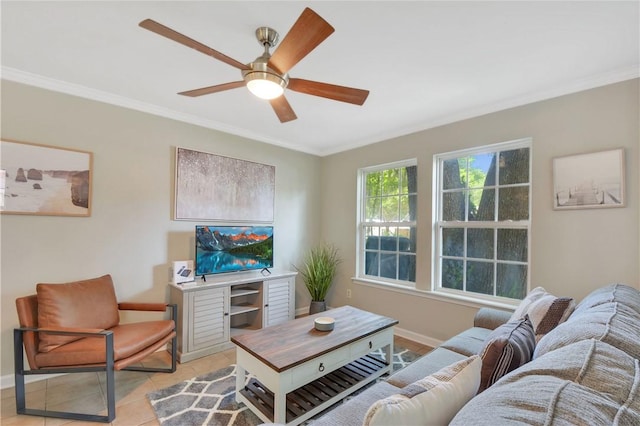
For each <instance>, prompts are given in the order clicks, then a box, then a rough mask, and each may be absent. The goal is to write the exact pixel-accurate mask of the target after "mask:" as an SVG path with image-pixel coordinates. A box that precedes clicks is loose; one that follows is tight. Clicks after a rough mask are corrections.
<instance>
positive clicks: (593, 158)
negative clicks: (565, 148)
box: [553, 148, 625, 210]
mask: <svg viewBox="0 0 640 426" xmlns="http://www.w3.org/2000/svg"><path fill="white" fill-rule="evenodd" d="M624 174H625V168H624V149H622V148H620V149H612V150H609V151H600V152H592V153H588V154H579V155H570V156H566V157H558V158H554V159H553V207H554V209H556V210H565V209H587V208H607V207H624V206H625V193H624Z"/></svg>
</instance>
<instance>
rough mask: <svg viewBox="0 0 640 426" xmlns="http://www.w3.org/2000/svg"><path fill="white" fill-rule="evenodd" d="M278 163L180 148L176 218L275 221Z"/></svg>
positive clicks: (177, 155) (177, 166)
mask: <svg viewBox="0 0 640 426" xmlns="http://www.w3.org/2000/svg"><path fill="white" fill-rule="evenodd" d="M274 198H275V166H270V165H266V164H260V163H254V162H251V161H246V160H239V159H237V158H230V157H223V156H220V155H215V154H210V153H206V152H200V151H193V150H190V149H186V148H180V147H178V148H177V149H176V193H175V212H174V217H175V219H176V220H198V221H208V220H211V221H214V220H215V221H230V222H273V209H274Z"/></svg>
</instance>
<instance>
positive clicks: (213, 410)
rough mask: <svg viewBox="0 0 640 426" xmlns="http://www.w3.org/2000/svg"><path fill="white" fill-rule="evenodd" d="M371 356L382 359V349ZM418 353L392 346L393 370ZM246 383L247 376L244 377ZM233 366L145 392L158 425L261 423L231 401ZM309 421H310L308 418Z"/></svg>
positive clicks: (239, 425) (250, 425)
mask: <svg viewBox="0 0 640 426" xmlns="http://www.w3.org/2000/svg"><path fill="white" fill-rule="evenodd" d="M372 355H374V356H376V357H379V358H380V359H384V358H385V356H384V353H383V351H382V350H378V351H375V352H372ZM419 356H420V355H419V354H417V353H415V352H412V351H410V350H408V349H406V348H403V347H400V346H398V345H396V346H395V347H394V354H393V371H397V370H399V369H401V368H403V367H405V366H407V365H408V364H410V363H411V362H413V361H414V360H415V359H416V358H418V357H419ZM246 380H247V382H248V381H249V380H250V377H247V379H246ZM235 388H236V366H235V365H234V364H232V365H230V366H228V367H226V368H223V369H220V370H217V371H214V372H212V373H208V374H204V375H202V376H198V377H194V378H192V379H189V380H185V381H184V382H181V383H178V384H175V385H173V386H170V387H168V388H165V389H161V390H158V391H154V392H151V393H148V394H147V398H148V399H149V402H150V403H151V406H152V407H153V409H154V411H155V413H156V417H157V419H158V421H159V422H160V424H161V425H162V426H197V425H207V426H209V425H216V426H218V425H220V426H232V425H233V426H256V425H259V424H261V423H263V422H262V420H260V419H259V418H258V416H256V415H255V414H253V412H251V410H249V409H248V408H247V406H246V405H244V404H242V403H237V402H236V401H235ZM310 423H313V421H312V420H311V421H310Z"/></svg>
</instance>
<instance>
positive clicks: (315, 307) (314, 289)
mask: <svg viewBox="0 0 640 426" xmlns="http://www.w3.org/2000/svg"><path fill="white" fill-rule="evenodd" d="M340 262H342V259H341V258H340V256H339V255H338V249H337V248H335V247H334V246H332V245H330V244H323V245H320V246H318V247H314V248H312V249H311V250H309V252H308V253H307V255H306V256H305V258H304V266H303V267H302V268H298V267H296V270H297V271H298V272H299V273H300V275H301V276H302V281H304V285H305V286H306V287H307V290H308V291H309V295H311V305H310V306H309V314H310V315H311V314H315V313H317V312H322V311H326V310H327V304H326V301H325V298H326V297H327V292H328V291H329V289H330V288H331V284H332V282H333V277H334V276H335V274H336V269H337V267H338V265H339V264H340Z"/></svg>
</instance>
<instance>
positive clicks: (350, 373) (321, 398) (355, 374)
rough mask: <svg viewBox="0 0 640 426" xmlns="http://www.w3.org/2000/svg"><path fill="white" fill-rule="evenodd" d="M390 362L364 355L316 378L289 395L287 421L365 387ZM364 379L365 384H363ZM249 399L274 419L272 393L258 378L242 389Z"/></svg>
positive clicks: (242, 392) (271, 419)
mask: <svg viewBox="0 0 640 426" xmlns="http://www.w3.org/2000/svg"><path fill="white" fill-rule="evenodd" d="M388 365H389V364H387V363H385V362H384V361H382V360H380V359H379V358H376V357H374V356H372V355H365V356H363V357H362V358H359V359H357V360H355V361H353V362H351V363H349V364H347V365H345V366H344V367H341V368H339V369H337V370H335V371H332V372H331V373H328V374H326V375H325V376H323V377H321V378H319V379H316V380H315V381H313V382H311V383H308V384H306V385H304V386H301V387H299V388H298V389H296V390H294V391H292V392H289V393H288V394H287V423H291V422H293V421H295V420H296V419H297V418H299V417H300V416H303V415H305V414H307V413H308V412H310V411H311V410H313V409H315V408H317V407H319V406H320V405H322V404H324V403H326V402H328V401H330V400H332V399H335V402H337V401H338V400H339V399H336V398H340V397H341V395H343V394H344V396H347V395H349V394H350V393H351V392H353V391H355V389H354V390H352V388H353V387H356V386H358V385H360V386H358V387H362V386H364V385H365V384H366V383H367V382H369V381H370V380H367V379H370V378H371V377H372V376H376V373H378V372H380V370H382V369H383V368H385V367H387V366H388ZM363 382H364V383H363ZM349 391H351V392H349ZM240 393H241V394H242V395H244V397H245V398H247V400H249V401H250V402H251V404H253V406H254V407H256V408H257V409H258V410H260V412H262V414H264V415H265V416H267V417H268V418H269V420H270V421H273V411H274V410H273V392H271V391H270V390H269V389H267V388H266V387H265V386H263V385H262V384H261V383H260V382H259V381H258V380H256V379H251V380H250V381H249V383H248V384H247V385H246V386H245V387H244V389H241V390H240Z"/></svg>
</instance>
